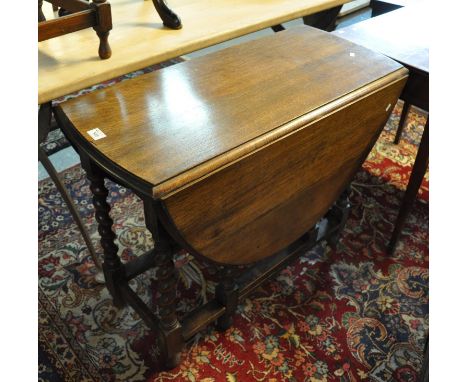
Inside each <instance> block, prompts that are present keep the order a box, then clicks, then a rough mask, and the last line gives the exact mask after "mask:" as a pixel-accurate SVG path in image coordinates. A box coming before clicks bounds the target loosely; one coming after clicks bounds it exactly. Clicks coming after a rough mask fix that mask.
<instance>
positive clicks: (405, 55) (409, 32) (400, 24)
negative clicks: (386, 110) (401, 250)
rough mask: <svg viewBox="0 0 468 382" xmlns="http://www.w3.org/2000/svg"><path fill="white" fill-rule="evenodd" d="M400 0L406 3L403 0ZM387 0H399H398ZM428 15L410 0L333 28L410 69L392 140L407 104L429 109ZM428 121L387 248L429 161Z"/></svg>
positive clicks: (393, 241)
mask: <svg viewBox="0 0 468 382" xmlns="http://www.w3.org/2000/svg"><path fill="white" fill-rule="evenodd" d="M403 2H405V3H406V0H404V1H403ZM390 3H400V4H401V5H404V4H402V2H401V1H396V2H393V1H391V2H390ZM429 30H430V24H429V18H428V15H427V7H426V5H425V4H423V2H420V1H413V2H411V3H409V4H408V5H407V6H405V7H404V8H401V9H398V10H396V11H392V12H389V13H387V14H385V15H382V16H378V17H375V18H372V19H370V20H366V21H363V22H361V23H358V24H356V25H352V26H350V27H346V28H343V29H340V30H338V31H336V32H334V33H335V34H336V35H339V36H341V37H344V38H346V39H348V40H349V41H352V42H355V43H358V44H361V45H363V46H365V47H368V48H370V49H375V50H376V51H379V52H381V53H383V54H385V55H387V56H388V57H390V58H393V59H395V60H397V61H399V62H400V63H402V64H403V65H405V66H406V67H407V68H408V69H409V77H408V81H407V83H406V85H405V87H404V89H403V91H402V93H401V95H400V98H401V99H402V100H403V101H404V102H405V105H404V108H403V111H402V114H401V119H400V123H399V126H398V130H397V133H396V136H395V143H398V141H399V140H400V136H401V132H402V129H403V125H404V122H405V119H406V114H407V112H408V110H409V107H410V105H414V106H417V107H419V108H421V109H423V110H426V111H429V41H428V36H429V34H430V33H429ZM428 129H429V122H428V121H427V123H426V126H425V128H424V133H423V138H422V140H421V143H420V145H419V149H418V153H417V157H416V162H415V164H414V166H413V171H412V173H411V177H410V180H409V183H408V186H407V190H406V193H405V196H404V199H403V203H402V206H401V207H400V211H399V214H398V217H397V220H396V222H395V228H394V230H393V233H392V237H391V239H390V242H389V246H388V250H389V251H390V252H392V251H394V249H395V246H396V242H397V240H398V238H399V236H400V234H401V230H402V227H403V224H404V220H405V218H406V216H407V215H408V213H409V210H410V207H411V205H412V203H413V202H414V200H415V198H416V195H417V192H418V189H419V187H420V186H421V182H422V180H423V178H424V173H425V172H426V170H427V166H428V163H429V140H428V135H429V131H428Z"/></svg>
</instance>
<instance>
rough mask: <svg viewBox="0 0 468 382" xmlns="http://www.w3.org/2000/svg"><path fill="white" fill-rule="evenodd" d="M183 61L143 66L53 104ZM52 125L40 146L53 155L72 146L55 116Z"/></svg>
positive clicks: (177, 60)
mask: <svg viewBox="0 0 468 382" xmlns="http://www.w3.org/2000/svg"><path fill="white" fill-rule="evenodd" d="M183 61H185V59H184V58H183V57H177V58H174V59H172V60H168V61H164V62H161V63H159V64H156V65H151V66H148V67H146V68H143V69H140V70H136V71H134V72H131V73H128V74H125V75H123V76H120V77H117V78H113V79H111V80H109V81H106V82H102V83H100V84H97V85H93V86H91V87H89V88H86V89H83V90H80V91H79V92H76V93H73V94H69V95H66V96H64V97H61V98H58V99H56V100H54V101H53V102H52V104H53V105H54V106H56V105H58V104H60V103H61V102H64V101H66V100H68V99H72V98H76V97H79V96H81V95H83V94H88V93H90V92H92V91H95V90H98V89H103V88H106V87H108V86H111V85H114V84H116V83H118V82H122V81H126V80H129V79H131V78H135V77H138V76H141V75H142V74H145V73H149V72H154V71H155V70H158V69H162V68H166V67H168V66H171V65H174V64H177V63H179V62H183ZM52 126H53V127H55V129H53V130H51V131H50V132H49V134H48V135H47V137H46V139H45V141H44V142H42V143H41V144H40V146H41V147H42V148H43V149H44V151H45V152H46V154H47V155H52V154H54V153H56V152H58V151H60V150H63V149H65V148H67V147H68V146H70V142H68V141H67V139H66V138H65V136H64V135H63V133H62V131H61V130H60V129H58V128H56V127H57V125H56V123H55V121H54V120H53V117H52Z"/></svg>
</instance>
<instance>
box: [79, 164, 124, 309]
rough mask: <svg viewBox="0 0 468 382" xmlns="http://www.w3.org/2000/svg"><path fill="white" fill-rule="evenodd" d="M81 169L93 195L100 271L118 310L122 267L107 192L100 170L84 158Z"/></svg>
mask: <svg viewBox="0 0 468 382" xmlns="http://www.w3.org/2000/svg"><path fill="white" fill-rule="evenodd" d="M81 164H82V167H83V168H84V169H85V171H86V175H87V177H88V179H89V181H90V182H91V186H90V188H91V192H92V194H93V205H94V209H95V217H96V221H97V224H98V231H99V234H100V235H101V246H102V249H103V251H104V263H103V264H102V270H103V272H104V278H105V280H106V286H107V289H108V290H109V293H110V294H111V296H112V299H113V302H114V305H115V306H116V307H118V308H120V307H123V306H124V305H125V302H124V299H123V298H122V294H121V292H120V288H119V285H120V283H122V282H124V267H123V264H122V262H121V261H120V258H119V256H118V255H117V252H118V247H117V245H116V244H115V243H114V240H115V238H116V236H115V233H114V231H113V230H112V225H113V224H114V221H113V220H112V218H111V217H110V215H109V212H110V209H111V207H110V205H109V203H107V196H108V194H109V191H108V190H107V188H106V186H105V185H104V175H103V173H102V172H101V170H100V169H99V168H98V167H97V166H96V165H94V164H93V163H91V162H89V161H88V160H86V159H85V158H83V157H82V158H81Z"/></svg>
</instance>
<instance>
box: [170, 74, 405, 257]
mask: <svg viewBox="0 0 468 382" xmlns="http://www.w3.org/2000/svg"><path fill="white" fill-rule="evenodd" d="M403 85H404V78H402V79H400V80H398V81H397V82H396V83H393V84H391V85H388V86H387V87H385V88H384V89H383V90H381V91H379V92H376V93H374V94H372V95H370V96H367V97H365V98H363V99H362V100H360V101H357V102H355V103H354V104H352V105H350V106H349V107H347V108H346V109H345V110H346V111H343V112H341V113H340V112H336V113H333V114H331V115H329V116H327V117H325V118H322V119H321V120H319V121H317V122H315V123H312V124H310V125H309V126H306V127H304V128H302V129H300V130H299V131H296V132H295V133H293V134H290V135H288V136H287V137H284V138H283V139H280V140H278V141H276V142H274V143H272V144H270V145H268V146H266V147H263V148H262V150H259V151H257V152H255V153H253V154H251V155H250V156H247V157H245V158H243V159H242V160H239V161H237V162H236V163H234V164H232V165H231V166H228V167H225V168H223V169H222V170H220V171H218V172H216V173H215V174H213V175H211V176H210V177H208V178H206V179H204V180H203V181H200V182H197V183H195V184H193V185H191V186H190V187H186V188H185V189H183V190H181V191H180V192H177V193H175V194H173V195H171V196H169V197H167V198H166V199H165V200H164V205H165V207H166V210H167V213H168V215H169V216H170V218H171V220H172V222H173V224H174V226H175V227H177V229H178V231H179V232H180V233H181V235H182V236H183V237H184V239H185V240H186V242H187V243H188V244H189V246H190V247H192V248H194V249H195V250H196V251H197V252H198V253H201V254H203V256H205V257H208V258H210V259H211V260H213V261H217V262H220V263H228V264H247V263H251V262H255V261H258V260H260V259H262V258H265V257H268V256H269V255H271V254H272V253H275V252H277V251H279V250H281V249H282V248H284V247H285V246H287V245H288V244H289V243H291V242H292V241H294V240H296V239H297V238H298V237H300V236H301V235H302V234H304V233H305V232H306V231H307V230H308V229H309V228H310V227H311V226H312V225H313V224H314V223H315V222H316V221H318V219H319V218H320V217H321V216H323V215H324V214H325V212H326V211H327V209H328V208H329V207H330V206H331V204H332V203H333V202H334V201H335V200H336V199H337V198H338V196H339V195H340V194H341V192H342V191H343V189H344V187H346V186H347V184H348V183H349V182H350V180H351V178H352V177H353V176H354V174H355V172H356V171H357V169H358V168H359V166H360V165H361V163H362V161H363V160H364V158H365V156H366V155H367V153H368V151H369V150H370V148H372V146H373V144H374V142H375V140H376V139H377V137H378V134H379V133H380V131H381V129H382V127H383V126H384V124H385V122H386V120H387V118H388V112H386V111H385V109H386V108H387V107H388V105H391V107H388V110H391V109H392V108H393V105H394V104H395V102H396V100H397V99H398V95H399V94H400V92H401V90H402V88H403ZM208 201H209V202H208Z"/></svg>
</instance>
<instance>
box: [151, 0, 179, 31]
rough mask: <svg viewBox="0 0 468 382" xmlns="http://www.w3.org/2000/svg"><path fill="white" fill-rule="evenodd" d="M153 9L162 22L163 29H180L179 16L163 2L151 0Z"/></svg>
mask: <svg viewBox="0 0 468 382" xmlns="http://www.w3.org/2000/svg"><path fill="white" fill-rule="evenodd" d="M153 4H154V7H155V8H156V11H157V12H158V14H159V17H161V20H162V21H163V25H164V26H165V27H168V28H171V29H180V28H182V22H181V21H180V18H179V16H177V15H176V14H175V13H174V12H173V11H172V10H171V9H170V8H169V7H168V6H167V4H166V2H165V1H164V0H153Z"/></svg>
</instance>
